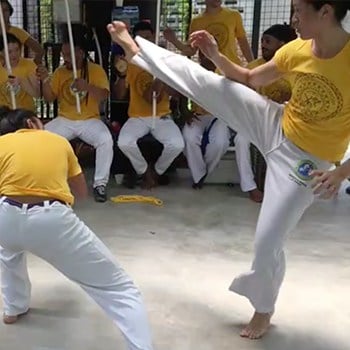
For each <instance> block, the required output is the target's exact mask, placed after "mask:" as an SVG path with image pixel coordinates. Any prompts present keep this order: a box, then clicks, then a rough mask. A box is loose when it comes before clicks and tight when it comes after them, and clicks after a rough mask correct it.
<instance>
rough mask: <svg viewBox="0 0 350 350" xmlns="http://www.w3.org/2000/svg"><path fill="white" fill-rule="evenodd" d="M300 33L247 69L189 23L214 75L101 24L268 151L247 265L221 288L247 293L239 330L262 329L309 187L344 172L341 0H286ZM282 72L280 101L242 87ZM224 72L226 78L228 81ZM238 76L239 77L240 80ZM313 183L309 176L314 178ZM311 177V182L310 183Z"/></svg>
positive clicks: (347, 117) (349, 117)
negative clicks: (247, 309) (248, 314)
mask: <svg viewBox="0 0 350 350" xmlns="http://www.w3.org/2000/svg"><path fill="white" fill-rule="evenodd" d="M293 6H294V15H293V22H294V26H295V27H296V29H297V31H298V32H299V35H300V38H299V39H296V40H294V41H292V42H290V43H288V44H286V45H285V46H283V47H282V48H281V49H280V50H279V51H277V53H276V55H275V56H274V58H273V59H272V60H271V61H269V62H267V63H266V64H263V65H261V66H260V67H257V68H255V69H252V70H249V69H246V68H242V67H240V66H238V65H236V64H234V63H232V62H231V61H230V60H229V59H227V58H226V57H225V56H224V55H222V54H221V53H220V52H219V49H218V46H217V43H216V41H215V39H214V38H213V37H212V36H211V35H210V34H209V33H208V32H206V31H199V32H195V33H193V34H192V35H191V37H190V42H191V45H192V46H194V47H198V48H199V49H200V50H201V51H202V52H203V53H205V54H206V56H207V57H208V58H210V59H211V60H212V61H213V62H214V63H215V65H216V66H217V67H218V68H219V69H220V70H221V71H222V72H223V74H224V75H225V76H226V78H225V77H220V76H218V75H216V74H214V73H211V72H208V71H206V70H205V69H203V68H202V67H200V66H199V65H198V64H196V63H194V62H191V61H190V60H188V59H187V58H185V57H183V56H181V55H176V54H173V53H170V52H169V51H167V50H164V49H162V48H159V47H156V46H155V45H153V44H151V43H149V42H147V41H144V40H142V39H141V38H136V42H137V44H138V45H137V44H136V43H135V42H134V41H133V40H132V38H131V37H130V36H128V33H127V30H126V26H125V25H124V24H123V23H121V22H115V23H113V24H110V25H109V26H108V29H109V31H110V34H111V36H112V39H113V40H114V41H116V42H117V43H119V45H121V46H122V47H123V49H124V51H125V52H126V58H127V59H128V60H130V61H132V62H133V63H134V64H137V65H141V66H142V67H143V68H144V69H147V70H148V71H150V72H151V73H152V74H153V75H155V76H156V77H157V78H158V79H161V80H162V81H164V83H165V84H167V85H169V86H171V87H172V88H174V89H177V90H178V91H179V92H181V93H182V94H184V95H186V96H188V97H189V98H191V99H193V100H194V101H195V102H197V103H198V104H200V105H201V106H202V107H203V108H205V109H206V110H208V111H209V112H210V113H212V114H213V115H216V116H217V117H218V118H221V119H222V120H223V121H224V122H226V123H227V124H228V125H229V126H230V127H232V128H233V129H235V130H237V131H238V132H240V133H241V134H242V135H243V136H245V137H246V138H247V139H248V140H249V141H250V142H251V143H253V144H255V145H256V146H257V147H258V148H259V150H260V151H261V153H262V154H263V155H264V156H265V158H266V161H267V166H268V169H267V176H266V185H265V195H264V200H263V204H262V208H261V212H260V217H259V221H258V224H257V229H256V238H255V257H254V262H253V265H252V268H251V270H250V271H248V272H247V273H244V274H242V275H240V276H239V277H238V278H236V279H235V280H234V281H233V283H232V285H231V286H230V289H231V290H232V291H234V292H236V293H238V294H240V295H243V296H245V297H247V298H248V299H249V301H250V302H251V303H252V305H253V307H254V309H255V313H254V316H253V318H252V320H251V322H250V323H249V324H248V326H246V327H245V328H244V329H243V330H242V332H241V336H243V337H248V338H250V339H257V338H260V337H262V336H263V335H264V334H265V333H266V332H267V331H268V329H269V326H270V319H271V316H272V314H273V312H274V309H275V303H276V300H277V297H278V293H279V289H280V287H281V284H282V281H283V278H284V274H285V256H284V251H283V246H284V242H285V240H286V239H287V237H288V234H289V232H290V231H291V230H293V229H294V228H295V226H296V224H297V223H298V222H299V220H300V218H301V216H302V215H303V213H304V212H305V210H306V209H307V208H308V207H309V206H310V205H311V204H312V203H313V201H314V199H315V196H320V197H321V198H330V197H333V196H334V195H336V193H337V192H338V190H339V187H340V184H341V182H342V181H343V180H345V179H346V177H347V176H350V161H348V162H346V163H344V164H343V165H342V166H340V167H338V168H335V169H333V167H334V163H337V162H339V161H341V159H342V158H343V155H344V153H345V151H346V149H347V147H348V144H349V140H350V89H349V88H348V84H349V79H348V74H341V72H340V67H341V68H342V69H343V71H344V72H348V71H349V70H350V34H349V33H347V32H346V31H345V30H344V28H343V27H342V24H341V22H342V20H343V19H344V18H345V16H346V14H347V11H348V10H349V9H350V3H349V2H348V1H346V2H345V1H335V0H333V1H316V0H293ZM284 76H286V77H288V79H289V80H290V82H291V86H292V97H291V100H290V101H289V103H288V104H287V105H286V106H283V105H280V104H277V103H275V102H273V101H270V100H268V99H266V98H264V97H262V96H260V95H259V94H258V93H256V92H255V91H253V90H252V89H250V88H249V87H247V86H245V85H248V86H251V87H253V88H254V89H258V88H259V87H261V86H265V85H268V84H270V83H272V82H274V81H276V80H278V79H280V78H282V77H284ZM232 80H233V81H232ZM243 84H244V85H243ZM315 184H316V185H315ZM314 186H315V187H314Z"/></svg>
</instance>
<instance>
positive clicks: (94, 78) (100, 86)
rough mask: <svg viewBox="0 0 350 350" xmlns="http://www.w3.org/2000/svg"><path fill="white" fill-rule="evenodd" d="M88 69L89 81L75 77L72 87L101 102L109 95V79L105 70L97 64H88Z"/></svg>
mask: <svg viewBox="0 0 350 350" xmlns="http://www.w3.org/2000/svg"><path fill="white" fill-rule="evenodd" d="M88 69H89V73H90V78H89V81H86V80H85V79H76V80H75V81H74V83H73V84H72V88H73V89H76V90H77V91H78V92H87V93H88V94H89V95H91V97H93V98H94V99H95V100H96V101H97V102H98V103H101V102H103V101H104V100H106V99H107V98H108V95H109V81H108V78H107V75H106V72H105V71H104V69H103V68H102V67H101V66H99V65H97V64H89V65H88Z"/></svg>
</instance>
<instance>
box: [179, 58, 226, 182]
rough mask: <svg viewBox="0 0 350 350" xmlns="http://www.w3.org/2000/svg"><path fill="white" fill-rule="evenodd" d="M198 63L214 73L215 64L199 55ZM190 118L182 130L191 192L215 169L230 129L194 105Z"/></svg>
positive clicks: (223, 150) (224, 148)
mask: <svg viewBox="0 0 350 350" xmlns="http://www.w3.org/2000/svg"><path fill="white" fill-rule="evenodd" d="M198 54H199V63H200V65H201V66H202V67H204V68H206V69H208V70H211V71H215V66H214V64H213V63H212V62H211V61H210V60H208V59H207V58H206V57H205V56H204V55H203V54H202V53H201V52H199V53H198ZM193 107H194V108H192V112H193V113H192V115H190V117H189V118H187V120H186V124H185V126H184V128H183V137H184V140H185V155H186V158H187V164H188V167H189V168H190V171H191V174H192V179H193V185H192V187H193V188H194V189H201V188H202V187H203V184H204V181H205V178H206V177H207V175H209V174H210V173H211V172H212V171H213V170H214V169H215V168H216V166H217V165H218V163H219V161H220V159H221V157H222V156H223V155H224V154H225V153H226V151H227V149H228V147H229V146H230V129H229V128H228V127H227V126H226V125H225V124H224V123H223V122H222V121H220V120H218V119H217V118H215V117H214V116H212V115H210V114H209V113H208V112H206V111H205V110H203V108H201V107H199V106H197V105H196V104H193Z"/></svg>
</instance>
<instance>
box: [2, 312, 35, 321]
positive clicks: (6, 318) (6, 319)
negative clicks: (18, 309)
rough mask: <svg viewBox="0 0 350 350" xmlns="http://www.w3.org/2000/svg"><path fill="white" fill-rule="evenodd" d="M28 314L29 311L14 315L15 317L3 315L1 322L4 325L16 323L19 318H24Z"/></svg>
mask: <svg viewBox="0 0 350 350" xmlns="http://www.w3.org/2000/svg"><path fill="white" fill-rule="evenodd" d="M28 312H29V310H28V311H26V312H23V313H22V314H19V315H15V316H8V315H5V314H4V315H3V318H2V320H3V322H4V323H5V324H14V323H16V322H17V321H18V319H19V318H20V317H23V316H25V315H26V314H27V313H28Z"/></svg>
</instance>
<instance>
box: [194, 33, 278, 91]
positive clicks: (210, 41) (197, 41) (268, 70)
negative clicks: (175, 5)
mask: <svg viewBox="0 0 350 350" xmlns="http://www.w3.org/2000/svg"><path fill="white" fill-rule="evenodd" d="M190 41H191V45H192V46H195V47H198V48H199V49H200V50H201V51H202V53H203V54H204V55H205V56H207V57H208V58H209V59H210V60H211V61H212V62H213V63H214V64H215V65H216V67H217V68H219V69H220V71H221V72H222V73H223V74H224V75H225V77H226V78H228V79H230V80H234V81H237V82H239V83H241V84H244V85H247V86H249V87H252V88H253V89H257V88H259V87H261V86H266V85H269V84H271V83H272V82H274V81H276V80H278V79H279V78H281V77H282V76H283V75H284V74H283V73H282V72H280V71H279V70H278V68H277V66H276V64H275V62H274V60H271V61H269V62H267V63H265V64H263V65H261V66H259V67H257V68H254V69H252V70H250V69H248V68H243V67H241V66H239V65H237V64H235V63H233V62H231V61H230V60H229V59H228V58H227V57H226V56H225V55H223V54H221V53H220V52H219V49H218V45H217V43H216V40H215V39H214V37H213V36H212V35H210V34H209V33H208V32H206V31H204V30H203V31H198V32H194V33H193V34H192V35H191V37H190Z"/></svg>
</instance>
